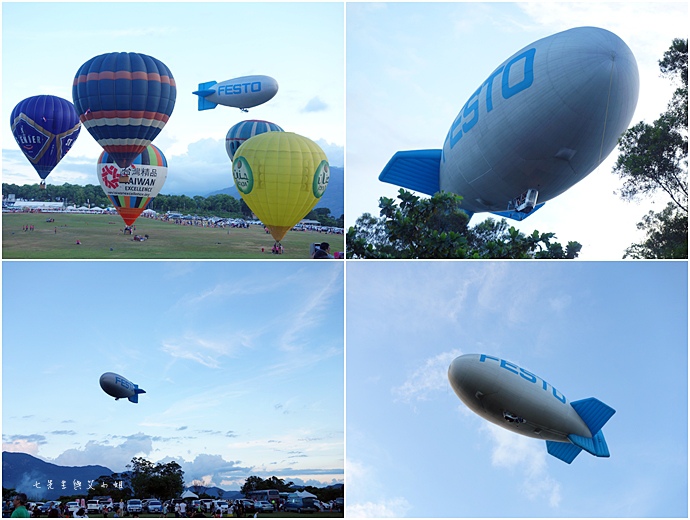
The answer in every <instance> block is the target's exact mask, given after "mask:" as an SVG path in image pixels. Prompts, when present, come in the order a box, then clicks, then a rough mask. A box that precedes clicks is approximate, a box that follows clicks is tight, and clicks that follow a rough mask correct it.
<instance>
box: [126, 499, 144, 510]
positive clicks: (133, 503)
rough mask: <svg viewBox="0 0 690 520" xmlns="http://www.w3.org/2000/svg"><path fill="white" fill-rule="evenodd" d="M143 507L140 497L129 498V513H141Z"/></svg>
mask: <svg viewBox="0 0 690 520" xmlns="http://www.w3.org/2000/svg"><path fill="white" fill-rule="evenodd" d="M141 511H142V507H141V500H139V499H138V498H133V499H131V500H127V512H128V513H141Z"/></svg>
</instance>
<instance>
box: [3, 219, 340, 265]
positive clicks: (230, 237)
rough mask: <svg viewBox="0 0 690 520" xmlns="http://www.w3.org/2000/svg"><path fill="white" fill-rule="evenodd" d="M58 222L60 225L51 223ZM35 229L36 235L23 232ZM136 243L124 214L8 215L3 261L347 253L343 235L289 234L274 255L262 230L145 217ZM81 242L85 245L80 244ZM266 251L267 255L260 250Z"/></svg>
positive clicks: (298, 256) (138, 225) (290, 256)
mask: <svg viewBox="0 0 690 520" xmlns="http://www.w3.org/2000/svg"><path fill="white" fill-rule="evenodd" d="M48 218H54V219H55V222H46V219H48ZM27 225H34V227H35V228H34V231H22V227H23V226H27ZM135 226H136V231H135V234H137V235H145V234H147V235H149V239H148V240H147V241H145V242H135V241H134V240H133V238H132V235H123V233H122V230H123V228H124V223H123V221H122V219H121V218H120V217H119V216H110V215H79V214H77V215H67V214H61V213H3V214H2V257H3V258H5V259H112V260H122V259H309V258H310V257H309V246H310V244H311V243H312V242H328V243H329V244H330V245H331V252H335V251H344V250H345V237H344V235H327V234H323V233H317V232H312V231H289V232H288V234H287V235H286V236H285V238H284V239H283V240H282V244H283V247H284V249H285V253H284V254H283V255H274V254H272V253H271V247H272V246H273V242H274V241H273V237H272V236H271V235H268V234H266V233H265V232H264V230H263V228H262V227H261V226H249V228H248V229H238V228H234V229H228V228H226V229H225V230H223V229H220V228H201V227H194V226H180V225H177V224H174V223H171V222H162V221H158V220H152V219H148V218H142V217H140V218H139V219H137V221H136V222H135ZM77 240H79V241H80V242H81V245H77V243H76V242H77ZM261 248H264V252H262V251H261Z"/></svg>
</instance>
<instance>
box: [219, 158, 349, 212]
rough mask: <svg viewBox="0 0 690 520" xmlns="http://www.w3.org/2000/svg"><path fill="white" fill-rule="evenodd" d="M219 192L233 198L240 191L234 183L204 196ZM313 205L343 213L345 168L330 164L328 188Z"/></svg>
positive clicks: (237, 197)
mask: <svg viewBox="0 0 690 520" xmlns="http://www.w3.org/2000/svg"><path fill="white" fill-rule="evenodd" d="M221 194H222V195H230V196H231V197H233V198H235V199H239V198H240V192H239V191H237V188H236V187H235V186H234V185H232V186H230V187H229V188H223V189H222V190H219V191H214V192H212V193H209V194H208V195H206V197H210V196H211V195H221ZM314 207H315V208H328V209H330V210H331V215H333V216H334V217H335V218H338V217H340V215H342V214H343V213H345V170H344V169H343V168H341V167H338V166H331V178H330V180H329V181H328V188H326V192H325V193H324V194H323V196H322V197H321V200H320V201H319V202H318V203H317V204H316V206H314Z"/></svg>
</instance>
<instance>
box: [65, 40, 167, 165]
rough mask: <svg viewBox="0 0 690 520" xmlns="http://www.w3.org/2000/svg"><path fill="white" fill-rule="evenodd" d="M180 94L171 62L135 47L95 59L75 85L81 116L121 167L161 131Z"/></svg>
mask: <svg viewBox="0 0 690 520" xmlns="http://www.w3.org/2000/svg"><path fill="white" fill-rule="evenodd" d="M176 94H177V89H176V87H175V79H174V78H173V76H172V73H171V72H170V70H169V69H168V67H166V66H165V64H164V63H163V62H161V61H159V60H157V59H156V58H152V57H151V56H147V55H145V54H138V53H135V52H112V53H109V54H102V55H100V56H96V57H94V58H91V59H90V60H89V61H87V62H86V63H84V64H83V65H82V66H81V67H80V69H79V70H78V71H77V74H76V76H75V77H74V83H73V86H72V97H73V98H74V105H75V107H76V109H77V112H78V113H79V118H80V119H81V121H82V123H84V126H85V127H86V129H87V130H88V131H89V133H90V134H91V135H92V136H93V137H94V139H96V141H98V144H100V145H101V146H102V147H103V149H104V150H105V151H106V152H108V154H109V155H111V156H112V157H113V158H114V159H115V162H116V163H117V165H118V166H119V167H120V168H126V167H127V166H129V165H130V164H132V161H133V160H134V158H135V157H136V156H137V155H139V154H140V153H142V152H143V151H144V149H145V148H146V147H147V146H148V145H149V144H151V141H153V139H154V138H155V137H156V136H157V135H158V134H159V133H160V131H161V130H162V129H163V127H164V126H165V124H166V123H167V122H168V119H169V117H170V114H172V111H173V108H174V107H175V97H176Z"/></svg>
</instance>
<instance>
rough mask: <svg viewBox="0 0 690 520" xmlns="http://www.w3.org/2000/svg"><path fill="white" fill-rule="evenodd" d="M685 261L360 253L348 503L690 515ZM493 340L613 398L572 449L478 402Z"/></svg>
mask: <svg viewBox="0 0 690 520" xmlns="http://www.w3.org/2000/svg"><path fill="white" fill-rule="evenodd" d="M687 282H688V279H687V263H686V262H644V263H643V262H637V263H623V262H616V263H610V262H605V263H600V262H578V263H570V262H559V263H534V262H481V263H468V262H423V261H422V262H385V263H381V262H350V263H348V265H347V362H346V364H347V366H346V369H347V381H346V383H347V410H346V412H347V432H346V436H347V443H346V450H347V484H348V495H347V501H348V512H347V515H348V516H349V517H359V516H365V517H367V516H368V517H383V516H391V517H405V516H407V517H431V518H434V517H669V516H680V517H687V514H688V509H687V505H688V466H687V461H688V457H687V455H688V452H687V448H688V437H687V432H688V412H687V411H688V401H687V396H688V386H687V373H688V350H687V346H688V336H687V331H688V321H687V317H688V304H687V302H688V299H687V287H688V283H687ZM469 353H487V354H491V355H495V356H499V357H501V358H503V359H507V360H509V361H511V362H513V363H516V364H518V365H519V366H521V367H525V368H526V369H527V370H529V371H531V372H533V373H535V374H537V375H539V376H540V377H542V378H544V379H545V380H547V381H549V382H550V383H552V384H553V385H554V386H556V387H557V388H558V389H559V391H562V392H563V393H564V394H565V395H566V396H567V398H568V399H569V400H577V399H583V398H587V397H596V398H598V399H600V400H601V401H603V402H605V403H606V404H608V405H610V406H612V407H613V408H614V409H615V410H616V411H617V412H616V414H615V415H614V416H613V417H612V418H611V420H610V421H609V422H608V423H607V424H606V426H604V428H603V431H604V434H605V436H606V440H607V442H608V445H609V448H610V451H611V457H610V458H608V459H605V458H596V457H592V456H590V455H589V454H587V453H585V452H582V453H581V454H580V455H579V456H578V457H577V458H576V459H575V461H574V462H573V463H572V464H571V465H568V464H565V463H563V462H562V461H560V460H558V459H556V458H554V457H551V456H549V455H548V454H547V452H546V447H545V443H544V442H542V441H539V440H535V439H531V438H528V437H522V436H520V435H516V434H514V433H512V432H509V431H507V430H504V429H502V428H500V427H498V426H494V425H492V424H490V423H488V422H487V421H485V420H483V419H482V418H480V417H479V416H477V415H475V414H474V413H473V412H471V411H470V410H469V409H467V407H465V405H464V404H463V403H462V402H461V401H460V400H459V399H458V398H457V397H456V395H455V394H454V393H453V391H452V389H451V387H450V385H449V383H448V379H447V371H448V366H449V364H450V362H451V361H452V359H454V358H455V357H457V356H459V355H461V354H469Z"/></svg>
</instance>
